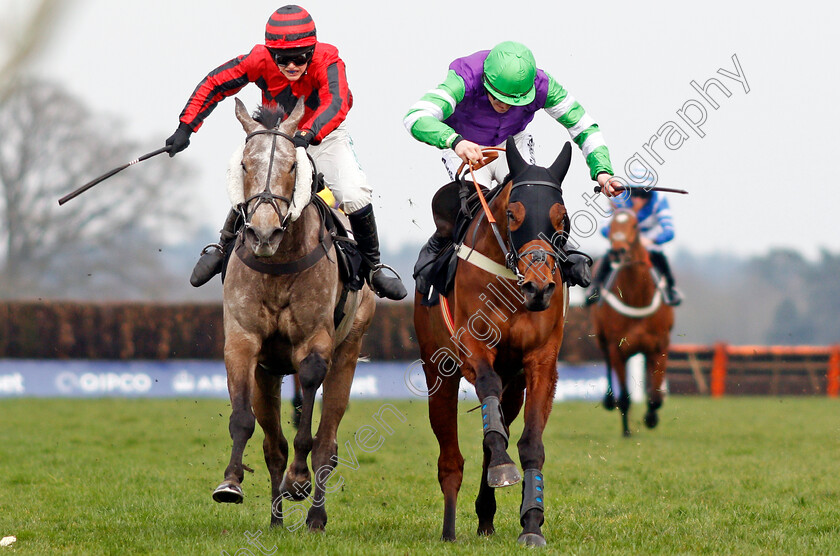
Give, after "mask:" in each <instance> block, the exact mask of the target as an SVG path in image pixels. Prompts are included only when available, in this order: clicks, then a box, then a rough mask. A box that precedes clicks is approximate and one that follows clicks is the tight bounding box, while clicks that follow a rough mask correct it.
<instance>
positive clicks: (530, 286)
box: [520, 281, 557, 312]
mask: <svg viewBox="0 0 840 556" xmlns="http://www.w3.org/2000/svg"><path fill="white" fill-rule="evenodd" d="M556 287H557V286H556V284H555V283H554V282H549V283H548V284H546V285H544V286H542V287H540V286H537V284H535V283H534V282H531V281H528V282H525V283H524V284H522V285H521V286H520V288H521V290H522V294H523V295H524V296H525V308H526V309H528V310H529V311H533V312H539V311H545V310H546V309H548V307H549V305H551V296H552V295H554V289H555V288H556Z"/></svg>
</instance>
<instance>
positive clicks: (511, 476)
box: [487, 463, 522, 488]
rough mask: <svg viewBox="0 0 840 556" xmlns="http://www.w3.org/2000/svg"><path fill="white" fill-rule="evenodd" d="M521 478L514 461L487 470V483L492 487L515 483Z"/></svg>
mask: <svg viewBox="0 0 840 556" xmlns="http://www.w3.org/2000/svg"><path fill="white" fill-rule="evenodd" d="M521 480H522V475H520V474H519V469H517V468H516V464H514V463H503V464H501V465H496V466H494V467H491V468H489V469H488V470H487V485H488V486H491V487H493V488H499V487H506V486H511V485H515V484H516V483H518V482H519V481H521Z"/></svg>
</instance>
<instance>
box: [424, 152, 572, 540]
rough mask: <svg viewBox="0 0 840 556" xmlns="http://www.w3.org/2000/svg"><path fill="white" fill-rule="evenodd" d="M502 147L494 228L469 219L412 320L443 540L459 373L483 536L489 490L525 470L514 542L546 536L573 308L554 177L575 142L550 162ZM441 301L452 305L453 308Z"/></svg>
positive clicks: (454, 489) (460, 465) (450, 513)
mask: <svg viewBox="0 0 840 556" xmlns="http://www.w3.org/2000/svg"><path fill="white" fill-rule="evenodd" d="M506 150H507V158H508V164H509V167H510V176H511V178H510V179H509V181H508V182H507V183H506V184H504V186H503V188H502V189H501V190H500V192H499V193H498V195H496V196H495V197H494V198H493V199H492V200H491V201H490V203H489V211H490V213H491V214H492V216H493V219H494V220H495V221H496V225H497V229H496V230H495V231H493V230H492V229H491V225H490V224H489V223H488V222H489V219H488V217H487V215H486V214H479V217H477V218H475V219H474V220H473V221H472V223H471V224H470V225H469V228H468V229H467V232H466V239H465V241H464V243H463V245H461V246H460V248H459V249H458V257H459V258H461V259H462V260H460V261H459V265H458V268H457V271H456V275H455V283H454V289H453V291H452V292H450V293H449V294H448V295H447V296H446V297H441V299H440V301H441V304H440V306H434V307H427V306H424V305H423V304H422V302H421V301H422V298H421V295H420V294H419V293H417V294H416V296H415V303H414V325H415V329H416V332H417V338H418V341H419V344H420V351H421V356H422V361H423V369H424V373H425V376H426V384H427V387H428V390H429V391H428V399H429V419H430V422H431V426H432V430H433V431H434V434H435V436H436V437H437V440H438V443H439V445H440V456H439V458H438V480H439V482H440V488H441V490H442V491H443V497H444V516H443V534H442V538H443V539H444V540H448V541H453V540H455V514H456V502H457V497H458V491H459V490H460V487H461V481H462V478H463V472H464V458H463V456H462V455H461V451H460V448H459V445H458V424H457V421H458V387H459V381H460V379H461V377H462V376H463V377H464V378H466V379H467V380H468V381H469V382H470V383H472V384H473V385H474V386H475V390H476V394H477V395H478V398H479V400H480V407H481V412H482V425H481V426H482V428H483V434H484V440H483V449H484V462H483V466H482V473H481V483H480V487H479V492H478V497H477V499H476V502H475V509H476V513H477V515H478V534H479V535H490V534H492V533H493V532H494V531H495V528H494V525H493V519H494V515H495V513H496V500H495V493H494V489H495V488H498V487H503V486H508V485H512V484H516V483H517V482H519V481H520V480H522V475H524V481H523V493H522V504H521V506H520V524H521V525H522V533H521V535H520V537H519V541H520V542H521V543H524V544H527V545H544V544H545V538H544V536H543V534H542V531H541V526H542V524H543V522H544V501H543V486H544V482H545V481H544V478H543V476H542V467H543V463H544V461H545V449H544V446H543V440H542V435H543V431H544V429H545V426H546V423H547V420H548V416H549V413H550V412H551V408H552V402H553V400H554V389H555V385H556V381H557V353H558V351H559V349H560V344H561V341H562V339H563V325H564V319H565V315H566V310H567V307H568V288H567V286H566V284H565V283H564V282H563V276H562V273H561V269H560V265H559V263H560V261H559V260H558V258H559V256H560V255H559V252H558V247H557V244H558V243H560V242H558V241H557V238H558V237H566V236H563V234H564V233H565V234H567V233H568V229H567V228H566V226H567V222H568V220H567V218H566V208H565V206H564V203H563V199H562V190H561V185H562V181H563V178H564V177H565V175H566V172H567V171H568V168H569V164H570V161H571V148H570V145H569V144H568V143H567V144H566V146H565V148H564V149H563V151H562V152H561V154H560V155H559V156H558V158H557V160H556V161H555V162H554V163H553V164H552V165H551V167H549V168H542V167H539V166H533V165H529V164H528V163H526V162H525V161H524V160H523V159H522V157H521V155H520V154H519V152H518V151H517V149H516V146H515V144H514V143H513V141H512V140H508V142H507V145H506ZM447 306H448V307H451V308H452V313H451V316H449V314H448V310H447V309H446V307H447ZM442 309H443V310H442ZM448 321H451V322H449V324H451V325H452V328H451V329H450V328H449V326H448V325H447V322H448ZM523 402H524V419H525V428H524V431H523V433H522V436H521V438H520V439H519V441H518V443H517V447H518V450H519V458H520V463H521V465H522V469H523V471H524V473H523V474H522V475H520V473H519V470H518V469H517V467H516V464H514V462H513V460H512V459H511V458H510V456H509V455H508V453H507V447H508V435H509V428H508V427H509V424H510V423H511V422H512V421H513V420H514V419H515V418H516V416H517V415H518V414H519V412H520V410H521V409H522V406H523ZM476 426H477V427H478V426H479V425H478V423H476Z"/></svg>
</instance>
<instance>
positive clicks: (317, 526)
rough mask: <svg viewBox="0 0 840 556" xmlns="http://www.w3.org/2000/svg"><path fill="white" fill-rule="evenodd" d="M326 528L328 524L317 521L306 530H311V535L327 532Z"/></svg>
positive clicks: (308, 524) (307, 525)
mask: <svg viewBox="0 0 840 556" xmlns="http://www.w3.org/2000/svg"><path fill="white" fill-rule="evenodd" d="M326 527H327V525H326V523H323V522H317V521H314V522H312V523H307V524H306V528H307V529H308V530H309V532H310V533H324V532H325V531H326Z"/></svg>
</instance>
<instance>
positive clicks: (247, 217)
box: [237, 128, 315, 234]
mask: <svg viewBox="0 0 840 556" xmlns="http://www.w3.org/2000/svg"><path fill="white" fill-rule="evenodd" d="M257 135H271V136H272V137H271V154H270V155H269V159H268V172H267V173H266V176H265V188H264V189H263V190H262V191H261V192H259V193H257V194H256V195H252V196H251V197H249V198H248V199H246V200H245V201H243V202H241V203H239V205H237V209H238V210H239V213H240V214H241V215H242V220H243V222H244V227H243V230H244V229H248V228H250V227H251V218H253V216H254V214H255V213H256V212H257V209H258V208H259V207H260V205H263V204H267V205H271V208H273V209H274V212H276V213H277V217H278V218H280V227H279V230H280V233H281V234H283V233H285V232H286V228H288V226H289V219H290V217H291V214H292V211H291V210H287V211H286V216H283V213H282V212H281V211H280V205H278V204H277V201H283V202H284V203H286V205H287V206H288V207H289V209H291V207H292V206H294V196H292V199H289V198H288V197H284V196H283V195H277V194H275V193H272V191H271V170H272V168H273V167H274V152H275V150H276V148H277V137H282V138H284V139H286V140H288V141H289V142H290V143H294V139H292V136H291V135H288V134H286V133H283V132H282V131H280V130H278V129H276V128H274V129H258V130H256V131H252V132H251V133H249V134H248V135H247V136H246V137H245V142H246V143H247V142H248V141H249V140H251V139H252V138H253V137H255V136H257ZM306 156H308V157H309V160H310V162H312V157H311V156H310V155H309V153H307V154H306ZM312 168H313V182H312V183H313V184H314V183H315V181H314V172H315V170H314V168H315V165H314V163H313V164H312ZM292 170H293V171H294V172H297V163H296V162H295V163H294V164H292ZM251 201H256V203H255V204H254V206H253V207H252V208H251V210H250V211H249V210H248V206H249V205H250V204H251Z"/></svg>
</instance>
